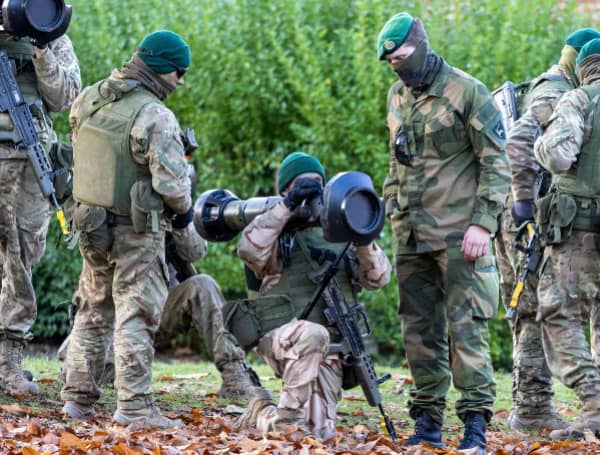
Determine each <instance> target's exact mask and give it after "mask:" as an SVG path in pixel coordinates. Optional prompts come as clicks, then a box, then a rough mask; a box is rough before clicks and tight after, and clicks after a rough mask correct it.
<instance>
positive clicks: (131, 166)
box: [73, 79, 160, 216]
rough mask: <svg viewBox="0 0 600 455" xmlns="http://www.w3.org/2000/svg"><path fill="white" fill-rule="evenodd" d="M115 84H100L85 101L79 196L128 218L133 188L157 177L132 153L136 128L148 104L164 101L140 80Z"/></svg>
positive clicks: (77, 165) (77, 162)
mask: <svg viewBox="0 0 600 455" xmlns="http://www.w3.org/2000/svg"><path fill="white" fill-rule="evenodd" d="M111 82H112V81H111V80H110V79H107V80H104V81H100V82H98V83H96V84H94V85H93V86H91V87H90V88H89V89H88V90H86V91H85V92H84V94H83V98H82V99H81V103H80V111H79V112H80V115H79V119H78V120H79V125H80V126H79V130H78V131H77V140H76V143H75V147H74V181H73V196H74V197H75V200H76V201H77V202H82V203H84V204H87V205H91V206H95V207H104V208H105V209H107V210H108V211H110V212H112V213H114V214H116V215H122V216H128V215H130V211H131V196H130V191H131V187H132V186H133V184H134V183H135V182H137V181H139V180H144V179H150V178H151V175H150V171H149V170H148V168H147V167H145V166H141V165H139V164H138V163H136V162H135V161H134V160H133V158H132V157H131V150H130V144H129V140H130V139H129V138H130V133H131V128H132V127H133V124H134V122H135V119H136V118H137V116H138V113H139V112H140V110H141V109H142V108H143V107H144V106H146V105H147V104H149V103H160V100H159V99H158V98H157V97H156V96H154V95H153V94H152V93H150V92H149V91H148V90H146V89H144V88H143V87H142V86H141V84H140V83H138V82H136V81H129V85H127V86H126V89H125V90H124V89H123V87H125V83H124V82H122V81H119V82H118V83H116V84H115V83H111ZM104 84H106V85H104ZM119 84H121V85H119Z"/></svg>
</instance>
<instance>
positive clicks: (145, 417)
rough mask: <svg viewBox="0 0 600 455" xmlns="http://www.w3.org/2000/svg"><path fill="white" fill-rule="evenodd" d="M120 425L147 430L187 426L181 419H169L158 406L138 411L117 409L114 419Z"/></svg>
mask: <svg viewBox="0 0 600 455" xmlns="http://www.w3.org/2000/svg"><path fill="white" fill-rule="evenodd" d="M112 420H113V422H114V423H118V424H119V425H131V424H132V423H137V424H140V425H142V426H144V427H146V428H160V429H167V428H183V427H184V426H185V424H184V423H183V421H182V420H181V419H169V418H168V417H165V416H163V415H162V414H161V413H160V409H158V406H156V405H151V406H149V407H147V408H142V409H136V410H130V409H128V410H121V409H117V410H116V411H115V413H114V414H113V418H112Z"/></svg>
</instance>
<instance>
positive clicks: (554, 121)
mask: <svg viewBox="0 0 600 455" xmlns="http://www.w3.org/2000/svg"><path fill="white" fill-rule="evenodd" d="M598 83H600V82H598ZM592 102H593V103H598V102H600V99H595V100H590V98H589V96H588V95H587V93H586V92H585V91H583V90H582V89H575V90H571V91H570V92H568V93H566V94H565V95H564V96H563V97H562V98H561V100H560V101H559V103H558V105H557V106H556V109H555V110H554V112H553V113H552V116H551V117H550V120H548V125H547V127H546V130H545V131H544V134H543V136H542V137H540V138H539V139H538V140H537V141H536V143H535V148H534V152H535V157H536V158H537V160H538V161H539V162H540V164H541V165H542V166H544V167H545V168H546V169H548V170H549V171H550V172H552V173H553V174H554V173H559V172H564V171H567V170H569V169H570V168H571V166H572V165H573V163H575V162H576V161H577V156H578V155H579V152H580V151H581V147H582V145H583V144H585V143H586V142H588V141H589V140H590V139H591V137H592V133H593V132H592V126H593V124H594V118H593V115H590V116H588V117H587V118H586V115H585V113H586V110H587V109H588V106H589V104H590V103H592Z"/></svg>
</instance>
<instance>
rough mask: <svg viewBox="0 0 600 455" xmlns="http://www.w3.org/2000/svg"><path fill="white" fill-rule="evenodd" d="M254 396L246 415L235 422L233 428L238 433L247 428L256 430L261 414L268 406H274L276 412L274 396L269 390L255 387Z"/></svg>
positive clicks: (245, 412)
mask: <svg viewBox="0 0 600 455" xmlns="http://www.w3.org/2000/svg"><path fill="white" fill-rule="evenodd" d="M252 392H253V395H252V398H250V401H249V402H248V407H247V408H246V410H245V411H244V413H243V414H242V415H241V416H239V417H238V418H237V419H235V421H234V422H233V428H234V430H236V431H239V430H245V429H247V428H255V427H256V422H257V420H258V415H259V413H260V412H261V411H262V410H263V409H264V408H266V407H267V406H272V407H273V410H274V411H275V409H276V405H275V402H274V401H273V395H271V391H270V390H269V389H265V388H264V387H253V390H252Z"/></svg>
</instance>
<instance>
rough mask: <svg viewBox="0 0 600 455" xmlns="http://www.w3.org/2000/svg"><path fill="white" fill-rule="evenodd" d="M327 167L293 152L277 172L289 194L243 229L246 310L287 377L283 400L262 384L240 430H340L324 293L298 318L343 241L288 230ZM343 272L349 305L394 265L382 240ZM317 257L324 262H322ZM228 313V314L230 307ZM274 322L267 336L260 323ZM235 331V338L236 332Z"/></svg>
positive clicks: (271, 361) (264, 348) (337, 370)
mask: <svg viewBox="0 0 600 455" xmlns="http://www.w3.org/2000/svg"><path fill="white" fill-rule="evenodd" d="M324 180H325V170H324V169H323V166H322V165H321V163H320V162H319V160H317V159H316V158H315V157H313V156H311V155H308V154H306V153H302V152H294V153H292V154H290V155H288V156H287V157H286V158H285V159H284V160H283V162H282V163H281V166H280V167H279V169H278V172H277V188H278V190H279V193H280V194H281V195H282V196H283V197H284V198H283V201H281V202H278V203H276V204H274V205H272V206H271V207H269V209H268V210H267V211H266V212H265V213H263V214H261V215H259V216H257V217H256V218H255V219H254V220H253V221H252V222H251V223H250V224H248V226H246V227H245V228H244V230H243V231H242V236H241V239H240V243H239V246H238V255H239V256H240V258H241V259H242V260H243V261H244V263H245V264H246V265H247V267H248V268H249V269H250V270H251V272H250V273H252V272H253V274H254V276H252V277H251V279H249V280H248V281H249V289H250V291H253V292H252V293H250V292H249V300H248V302H247V304H246V305H247V309H246V310H245V311H250V312H251V313H252V314H255V315H256V321H255V326H254V327H248V326H246V327H244V328H243V329H244V330H247V331H248V332H250V333H252V332H253V331H255V332H257V333H258V334H259V339H258V340H256V341H257V342H258V346H257V351H258V354H259V355H260V356H261V357H262V358H263V359H264V360H265V362H267V364H268V365H269V366H270V367H271V368H272V369H273V371H274V372H275V375H276V376H277V377H279V378H281V379H282V380H283V389H282V391H281V396H280V398H279V404H278V405H275V402H274V401H273V399H272V397H271V394H270V392H269V391H268V390H267V389H257V390H258V392H257V394H256V395H255V396H254V397H253V398H252V399H251V400H250V403H249V404H248V408H247V409H246V411H245V413H244V414H243V415H242V416H241V417H240V418H239V419H238V420H237V421H236V428H237V429H244V428H249V427H256V428H258V429H259V430H261V431H263V432H265V433H266V432H268V431H284V430H285V428H286V427H288V426H290V425H296V426H298V427H299V428H300V429H301V430H303V431H306V432H308V433H311V434H313V435H314V436H316V437H318V438H323V439H326V438H329V437H331V436H332V435H334V434H335V418H336V414H337V409H336V408H337V402H338V401H339V399H340V396H341V387H342V378H343V373H342V360H341V358H340V355H339V354H338V353H335V352H334V353H330V352H328V351H329V341H330V334H329V332H328V329H327V328H326V327H327V326H328V323H327V320H326V318H325V315H324V313H323V311H324V309H325V301H324V300H323V298H322V297H321V298H320V299H319V300H318V302H317V304H316V306H315V308H314V309H313V311H312V312H311V313H310V316H309V317H308V318H307V320H298V319H296V316H297V315H299V314H300V313H301V312H302V310H303V309H304V307H305V305H306V304H307V303H308V302H309V301H310V299H311V296H312V295H313V294H314V291H315V289H316V286H317V284H316V283H315V281H314V279H315V277H316V276H318V274H319V273H322V272H323V271H324V270H325V268H327V267H328V266H329V263H328V260H327V259H326V258H331V257H332V256H333V259H335V257H336V255H337V254H339V253H340V251H341V249H342V247H343V245H342V244H335V243H330V242H327V241H326V240H325V239H324V237H323V230H322V229H321V228H320V227H310V228H306V229H302V230H299V231H297V232H295V233H289V232H284V228H285V227H286V224H287V222H288V221H289V220H290V217H291V216H292V213H293V212H294V210H295V209H296V208H297V207H299V206H300V205H302V204H303V202H305V201H309V200H310V199H312V198H314V197H318V196H319V195H320V194H321V192H322V190H323V183H324ZM349 251H350V252H349V253H347V256H346V257H345V258H344V261H343V263H344V264H346V266H345V267H342V268H341V270H340V272H338V273H337V276H338V281H339V282H340V287H341V289H342V292H343V294H344V297H345V298H346V299H347V301H348V302H351V301H354V300H355V298H356V292H357V291H358V290H359V289H360V287H364V288H365V289H369V290H375V289H379V288H381V287H383V286H385V285H386V284H387V283H388V281H389V279H390V272H391V265H390V263H389V260H388V258H387V256H386V255H385V253H384V252H383V251H382V250H381V249H380V248H379V246H377V244H376V243H375V242H370V243H369V244H368V245H362V246H352V247H351V248H350V250H349ZM317 258H322V259H324V262H325V264H323V261H321V262H319V260H318V259H317ZM228 313H229V312H228ZM267 325H268V326H270V327H273V328H272V329H271V330H269V331H267V332H266V333H265V332H264V331H263V330H262V329H261V326H263V327H264V326H267ZM234 335H236V333H235V331H234Z"/></svg>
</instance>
